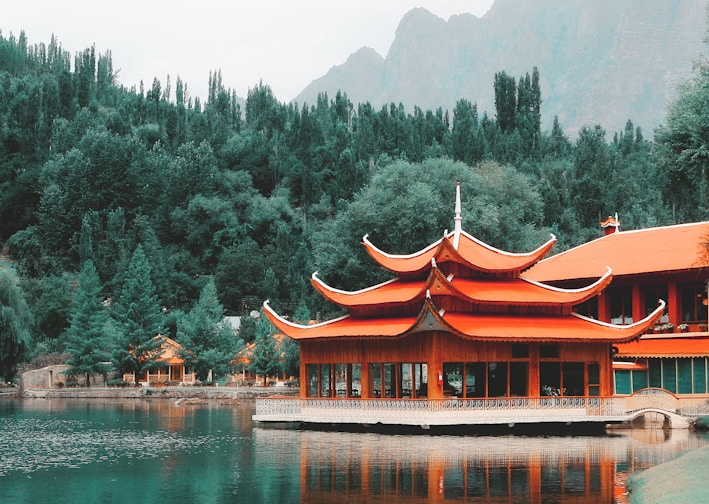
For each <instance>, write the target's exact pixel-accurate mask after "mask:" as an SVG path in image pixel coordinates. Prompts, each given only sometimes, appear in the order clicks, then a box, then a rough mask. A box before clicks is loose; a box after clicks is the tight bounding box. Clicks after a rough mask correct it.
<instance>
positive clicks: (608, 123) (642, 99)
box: [295, 0, 707, 136]
mask: <svg viewBox="0 0 709 504" xmlns="http://www.w3.org/2000/svg"><path fill="white" fill-rule="evenodd" d="M706 20H707V0H642V1H641V0H496V1H495V3H494V4H493V5H492V7H491V9H490V10H489V11H488V12H487V13H486V14H485V15H484V16H483V17H482V18H477V17H475V16H473V15H472V14H461V15H456V16H451V18H450V19H449V20H448V21H445V20H443V19H441V18H439V17H437V16H435V15H433V14H431V13H430V12H429V11H427V10H425V9H423V8H416V9H413V10H411V11H409V12H408V13H407V14H406V15H405V16H404V17H403V19H402V20H401V22H400V24H399V26H398V28H397V30H396V36H395V39H394V42H393V43H392V45H391V48H390V49H389V53H388V54H387V56H386V58H382V57H381V56H380V55H379V54H377V53H376V52H375V51H374V50H372V49H369V48H363V49H360V50H359V51H357V52H356V53H354V54H352V55H351V56H350V57H349V58H348V59H347V61H345V62H344V63H343V64H341V65H337V66H334V67H332V68H331V69H330V70H329V71H328V72H327V74H325V75H324V76H322V77H320V78H318V79H316V80H314V81H313V82H312V83H311V84H310V85H308V86H307V87H306V88H305V89H304V90H303V91H302V92H301V93H300V94H299V95H298V96H297V97H296V98H295V101H296V102H298V103H300V104H303V103H309V104H314V103H316V99H317V95H318V93H319V92H322V91H325V92H327V93H328V95H329V96H330V98H333V97H334V95H335V93H336V92H337V91H338V90H341V91H343V92H346V93H347V96H348V97H349V99H350V100H351V101H352V102H354V103H355V104H356V103H360V102H364V101H369V102H370V103H371V104H372V105H373V106H374V107H375V108H380V107H381V106H383V105H386V104H388V103H391V102H394V103H396V104H398V103H403V104H404V106H405V108H406V110H407V111H409V112H412V111H413V106H414V105H418V106H420V107H421V108H422V109H424V110H426V109H432V110H435V109H436V108H437V107H439V106H440V107H443V108H444V109H448V110H449V111H452V110H453V107H454V106H455V103H456V102H457V101H458V100H459V99H461V98H466V99H468V100H470V101H471V102H474V103H477V105H478V110H479V112H480V113H481V114H482V112H487V113H488V114H489V115H494V114H495V101H494V92H493V80H494V75H495V73H496V72H499V71H505V72H507V74H508V75H511V76H513V77H516V78H517V79H518V78H519V77H520V76H523V75H524V74H526V73H527V72H529V73H530V74H531V71H532V69H533V68H534V67H535V66H536V67H537V68H538V69H539V73H540V79H541V81H540V84H541V90H542V100H543V103H542V128H543V129H545V130H548V129H551V125H552V121H553V118H554V116H558V118H559V120H560V122H561V125H562V127H563V128H564V131H565V132H567V133H568V134H570V135H575V133H576V132H578V130H579V129H580V128H581V127H582V126H584V125H587V126H593V125H596V124H600V125H601V126H602V127H604V128H605V129H606V130H607V131H611V132H613V131H621V130H622V129H623V128H624V126H625V123H626V121H627V120H628V119H631V120H632V121H633V123H634V124H635V125H638V126H641V127H642V129H643V131H644V132H645V135H646V136H651V135H652V130H653V129H654V128H655V127H656V126H657V125H659V124H660V123H661V122H662V121H663V119H664V117H665V112H666V107H667V103H668V101H669V100H670V99H671V98H672V96H674V93H675V90H676V86H677V84H678V83H679V82H681V81H682V80H684V79H686V78H687V77H688V76H689V75H691V72H692V68H693V64H694V63H695V61H696V60H697V59H698V58H699V56H700V55H701V54H702V53H703V52H704V51H705V49H706V45H705V43H704V37H705V35H706V33H707V22H706Z"/></svg>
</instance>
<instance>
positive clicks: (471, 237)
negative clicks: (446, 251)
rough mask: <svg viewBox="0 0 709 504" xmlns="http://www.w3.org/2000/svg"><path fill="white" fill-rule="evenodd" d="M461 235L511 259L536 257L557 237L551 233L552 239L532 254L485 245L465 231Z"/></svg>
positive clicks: (449, 234) (531, 252) (450, 234)
mask: <svg viewBox="0 0 709 504" xmlns="http://www.w3.org/2000/svg"><path fill="white" fill-rule="evenodd" d="M461 234H463V235H465V236H466V237H467V238H469V239H470V240H472V241H474V242H475V243H477V244H478V245H481V246H483V247H485V248H486V249H488V250H491V251H493V252H497V253H499V254H502V255H506V256H510V257H522V256H528V255H534V253H536V252H539V251H540V250H542V249H543V248H545V247H546V246H548V245H549V244H550V243H555V242H556V235H554V233H550V234H549V235H550V238H549V239H548V240H547V241H545V242H544V243H543V244H542V245H540V246H539V247H537V248H536V249H534V250H532V251H530V252H506V251H504V250H500V249H498V248H496V247H493V246H492V245H489V244H487V243H485V242H484V241H480V240H478V239H477V238H475V237H474V236H473V235H471V234H469V233H467V232H465V231H463V232H462V233H461ZM448 236H452V233H448Z"/></svg>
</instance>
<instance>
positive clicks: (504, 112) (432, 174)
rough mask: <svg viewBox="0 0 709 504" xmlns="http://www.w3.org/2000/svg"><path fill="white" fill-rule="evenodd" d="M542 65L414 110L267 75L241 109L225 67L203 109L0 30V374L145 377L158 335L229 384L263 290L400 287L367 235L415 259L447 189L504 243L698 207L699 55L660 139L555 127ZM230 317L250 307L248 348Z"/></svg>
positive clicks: (701, 165)
mask: <svg viewBox="0 0 709 504" xmlns="http://www.w3.org/2000/svg"><path fill="white" fill-rule="evenodd" d="M539 77H540V76H539V72H538V69H537V68H530V69H529V71H528V72H527V73H525V74H524V75H520V76H513V75H509V74H508V73H507V72H506V71H505V69H499V71H498V72H497V73H496V74H495V78H494V82H491V83H490V85H491V86H493V87H494V93H495V110H493V111H481V110H478V108H477V105H476V104H475V103H471V102H470V101H468V100H465V99H460V100H459V101H458V102H457V103H456V105H455V108H454V109H453V110H443V109H441V108H438V109H436V110H422V109H420V108H419V107H413V110H405V109H404V107H403V105H401V104H396V103H390V104H389V105H387V106H383V107H382V108H381V109H375V108H374V107H373V106H372V105H371V104H369V103H357V104H355V103H352V102H351V101H349V100H348V98H347V94H346V93H345V92H344V91H343V92H338V93H337V94H336V96H327V95H326V94H324V93H323V94H321V95H319V96H318V99H317V103H312V104H308V103H303V104H297V103H282V102H279V101H278V100H277V98H276V97H275V96H274V95H273V93H272V91H271V89H270V87H269V86H268V85H267V84H265V83H263V82H259V83H255V85H254V87H253V88H251V89H249V91H248V94H247V96H246V98H245V100H242V99H241V98H239V97H238V96H237V95H236V93H235V92H234V91H232V90H230V89H228V88H227V87H225V86H224V84H223V82H222V78H221V72H220V71H219V70H215V71H213V72H210V75H209V76H208V78H209V94H208V96H207V97H206V99H205V100H204V102H202V100H200V99H199V98H192V97H191V96H190V94H189V91H188V88H187V84H186V83H184V82H182V80H181V79H180V78H179V77H177V78H176V79H175V82H174V83H173V82H172V81H171V79H170V77H169V76H168V77H167V79H166V80H165V81H164V82H161V81H160V80H159V79H158V78H155V79H154V80H153V82H152V83H151V85H150V86H149V87H144V86H143V85H142V84H141V86H140V89H135V88H130V89H128V88H126V87H125V86H122V85H121V84H120V82H119V81H118V76H117V72H116V71H115V70H114V68H113V64H112V58H111V53H110V51H107V52H106V53H105V54H96V51H95V49H94V47H90V48H87V49H85V50H83V51H82V52H79V53H76V54H75V55H73V56H72V55H70V54H69V53H68V51H65V50H63V49H62V47H61V44H60V42H59V41H58V40H57V39H56V38H54V37H53V38H52V40H51V41H50V42H49V43H48V44H44V43H40V44H35V45H29V44H28V42H27V38H26V35H25V34H24V32H23V33H21V34H20V35H19V37H15V36H13V35H12V34H11V35H9V36H7V37H5V36H3V35H2V34H1V33H0V245H1V246H2V253H1V255H0V376H2V377H4V379H5V380H8V381H9V380H12V379H13V378H14V377H15V375H16V372H17V369H18V367H19V366H20V365H23V363H27V362H35V363H41V362H47V359H48V358H50V357H51V356H64V358H65V359H66V362H68V363H69V364H70V365H71V366H72V370H73V371H74V372H75V373H76V374H79V375H81V374H90V373H98V372H107V369H106V366H107V365H108V364H107V363H110V366H109V367H111V368H112V369H113V370H117V371H130V370H136V371H140V370H144V369H149V368H150V366H152V365H155V362H154V360H151V358H150V356H151V355H153V354H154V353H155V352H154V350H155V349H154V348H152V347H151V345H152V344H151V338H152V337H153V336H154V335H155V334H157V333H159V332H162V333H163V334H166V335H168V336H170V337H172V338H174V339H176V340H177V341H179V342H180V343H181V344H183V346H184V347H185V348H186V349H187V351H188V354H189V356H190V359H191V360H190V365H191V367H193V368H194V369H195V370H196V371H197V372H198V375H199V376H201V377H204V376H206V373H207V370H210V369H211V370H213V371H215V372H216V373H217V375H223V374H224V373H226V372H227V371H228V368H229V361H230V359H231V358H232V357H233V355H234V352H236V351H238V350H239V348H241V347H243V345H244V343H245V342H251V341H254V340H255V339H259V338H260V339H264V338H265V335H267V334H268V332H269V330H270V329H269V328H267V327H265V326H266V323H265V322H260V321H259V320H262V319H263V317H262V318H261V319H256V318H254V317H252V316H249V315H250V314H254V312H258V310H260V307H261V305H262V303H263V301H264V300H266V299H268V300H270V303H271V305H272V306H273V307H274V308H275V309H276V310H277V311H278V312H280V313H286V314H289V315H290V316H291V317H292V318H293V319H294V320H299V321H306V320H311V319H326V318H329V317H331V316H334V315H336V314H338V313H339V311H338V307H336V306H332V305H328V304H326V302H324V301H323V300H322V298H321V297H320V296H318V295H317V294H316V292H315V291H314V289H312V288H311V286H310V285H309V279H310V276H311V274H312V273H313V272H314V271H318V272H319V276H320V278H322V279H323V280H324V281H326V282H327V283H328V284H330V285H333V286H336V287H339V288H343V289H347V290H353V289H358V288H362V287H364V286H367V285H371V284H373V283H375V282H379V281H383V280H385V279H388V278H390V277H389V276H388V274H387V272H385V271H382V270H380V269H377V268H376V267H375V266H374V265H373V264H372V262H371V261H370V260H369V259H368V257H367V256H366V253H365V252H364V250H363V247H362V246H361V245H360V242H361V239H362V236H363V235H365V234H369V239H370V240H371V241H372V242H373V243H374V244H375V245H377V246H378V247H380V248H382V249H383V250H385V251H387V252H390V253H411V252H414V251H416V250H418V249H420V248H422V247H424V246H426V245H428V244H429V243H431V242H432V241H435V240H437V239H438V238H439V237H440V236H441V235H442V233H443V232H444V230H446V229H452V222H453V220H452V219H453V201H454V198H455V184H456V182H457V181H460V182H461V192H462V199H463V217H464V222H463V227H464V229H465V230H466V231H467V232H469V233H471V234H473V235H474V236H476V237H478V238H479V239H481V240H483V241H485V242H487V243H489V244H491V245H493V246H496V247H498V248H501V249H504V250H509V251H520V252H521V251H528V250H532V249H534V248H536V247H538V246H539V245H540V244H541V243H543V242H544V241H546V240H547V239H548V237H549V234H550V233H553V234H554V235H556V236H557V238H558V243H557V245H556V247H555V250H554V252H555V253H558V252H560V251H562V250H565V249H567V248H569V247H573V246H576V245H579V244H581V243H583V242H586V241H588V240H591V239H594V238H596V237H598V236H599V235H600V234H599V226H598V224H599V221H600V220H602V219H603V218H605V217H606V216H608V215H613V214H614V213H615V212H617V213H618V214H619V216H620V219H621V222H622V229H624V230H629V229H637V228H645V227H651V226H657V225H667V224H673V223H682V222H690V221H700V220H705V219H707V208H708V203H709V201H708V192H707V177H708V176H709V153H708V150H707V140H709V66H707V64H706V63H705V62H701V61H700V62H699V63H698V64H697V70H696V72H695V75H694V76H693V77H691V78H690V79H688V80H687V81H686V82H684V83H683V84H682V85H681V87H680V88H679V89H678V91H677V96H676V98H675V99H674V101H673V102H672V103H671V104H670V105H669V106H668V108H667V111H666V121H665V122H664V124H663V125H662V126H660V127H659V128H658V129H657V130H655V131H654V132H653V134H652V135H650V138H646V135H645V134H643V131H642V128H641V125H636V124H634V123H633V122H632V118H629V119H628V121H627V123H626V126H625V128H624V129H623V130H622V131H616V132H607V131H606V130H605V129H604V128H603V126H602V125H588V126H584V127H583V128H582V129H581V130H580V131H579V132H578V135H577V137H576V138H569V136H568V135H567V134H565V133H564V131H563V127H562V125H561V124H560V122H559V120H558V119H555V120H554V122H553V124H552V125H549V126H547V125H545V127H544V128H543V127H542V124H541V119H540V117H541V114H540V111H541V109H542V107H543V96H542V95H541V90H540V87H539V80H540V79H539ZM578 93H579V95H582V94H583V90H581V89H580V90H578ZM224 315H236V316H243V317H242V320H243V323H242V328H241V330H240V332H239V339H236V338H234V337H233V336H229V335H228V331H227V330H226V328H225V327H224V321H223V317H224ZM263 346H264V347H265V346H266V345H265V344H264V345H263ZM269 351H270V352H273V351H274V350H273V349H272V348H271V349H270V350H269ZM283 351H284V352H286V353H287V354H288V355H290V356H291V362H290V364H289V365H290V366H293V362H297V348H289V349H283ZM186 355H187V354H186ZM43 359H44V360H43ZM25 365H26V364H25ZM296 365H297V364H296Z"/></svg>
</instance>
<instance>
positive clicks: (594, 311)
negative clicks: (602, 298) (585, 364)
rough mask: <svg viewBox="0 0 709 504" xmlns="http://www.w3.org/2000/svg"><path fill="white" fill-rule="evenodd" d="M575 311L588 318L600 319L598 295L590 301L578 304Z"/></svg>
mask: <svg viewBox="0 0 709 504" xmlns="http://www.w3.org/2000/svg"><path fill="white" fill-rule="evenodd" d="M574 311H575V312H576V313H578V314H579V315H583V316H585V317H588V318H592V319H596V320H597V319H598V296H593V297H592V298H591V299H589V300H588V301H585V302H583V303H581V304H580V305H576V306H575V307H574Z"/></svg>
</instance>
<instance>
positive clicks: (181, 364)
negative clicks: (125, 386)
mask: <svg viewBox="0 0 709 504" xmlns="http://www.w3.org/2000/svg"><path fill="white" fill-rule="evenodd" d="M153 340H156V341H160V342H161V343H160V349H159V350H158V352H159V356H158V357H157V361H158V363H159V364H160V365H159V366H158V367H157V368H156V369H154V370H152V371H146V372H144V373H143V374H142V375H138V376H136V374H135V373H125V374H124V375H123V381H124V382H126V383H140V384H142V385H144V386H149V385H167V384H192V383H194V382H195V381H196V377H195V374H194V372H192V371H190V370H188V369H187V368H186V367H185V359H183V358H182V357H181V356H180V351H181V350H182V345H180V344H179V343H178V342H177V341H175V340H173V339H171V338H168V337H167V336H163V335H162V334H158V335H157V336H155V337H154V338H153Z"/></svg>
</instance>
